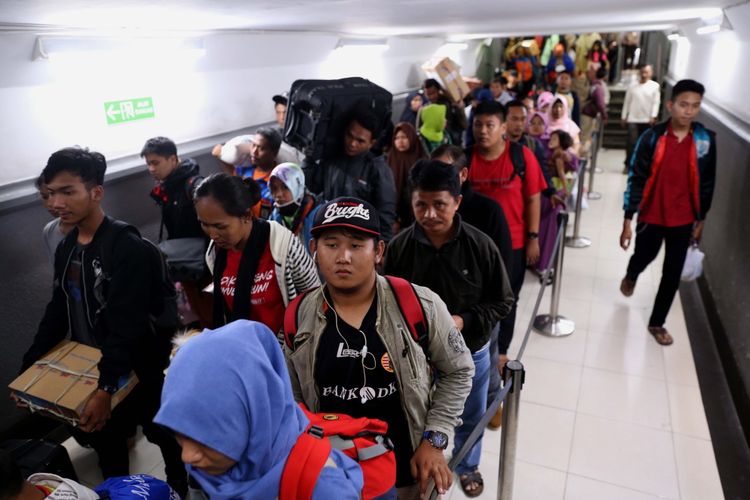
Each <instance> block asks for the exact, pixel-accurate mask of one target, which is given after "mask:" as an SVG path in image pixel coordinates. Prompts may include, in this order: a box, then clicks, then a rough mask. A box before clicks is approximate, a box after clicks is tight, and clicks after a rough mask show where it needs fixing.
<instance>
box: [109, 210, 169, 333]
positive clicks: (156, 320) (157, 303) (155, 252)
mask: <svg viewBox="0 0 750 500" xmlns="http://www.w3.org/2000/svg"><path fill="white" fill-rule="evenodd" d="M123 231H130V232H132V233H133V234H135V235H136V236H138V237H139V238H140V239H141V242H142V243H143V244H144V245H145V246H146V248H147V249H148V255H149V263H150V265H151V270H152V274H151V283H150V285H149V310H148V314H149V319H150V320H151V325H152V327H153V328H154V333H157V334H162V333H163V334H164V335H168V336H169V337H170V338H171V336H172V335H173V334H174V332H175V330H177V328H178V327H179V326H180V315H179V313H178V312H177V290H176V289H175V286H174V281H172V278H171V277H170V275H169V268H168V267H167V261H166V258H165V256H164V254H163V253H162V252H161V250H159V247H157V246H156V245H155V244H154V243H152V242H151V241H150V240H148V239H146V238H143V237H142V236H141V233H140V232H139V231H138V229H136V228H135V227H134V226H131V225H130V224H127V223H125V222H122V221H119V220H115V219H110V227H108V228H107V230H106V232H105V233H104V235H103V236H102V241H101V253H100V257H101V265H102V274H103V276H104V280H105V283H107V282H108V281H109V280H110V279H111V276H112V268H111V267H110V265H111V263H112V258H111V257H112V253H113V252H114V246H115V244H116V242H117V238H118V236H119V235H120V234H121V233H122V232H123ZM97 300H98V301H99V303H100V304H101V307H102V308H104V307H106V300H105V299H104V296H97Z"/></svg>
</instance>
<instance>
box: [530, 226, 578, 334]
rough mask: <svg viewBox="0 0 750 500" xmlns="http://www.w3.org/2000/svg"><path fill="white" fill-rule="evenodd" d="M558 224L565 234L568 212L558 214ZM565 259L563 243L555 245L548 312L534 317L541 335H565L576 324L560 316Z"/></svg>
mask: <svg viewBox="0 0 750 500" xmlns="http://www.w3.org/2000/svg"><path fill="white" fill-rule="evenodd" d="M557 217H558V224H559V225H560V228H562V234H565V228H566V227H567V225H568V214H567V213H565V212H563V213H561V214H559V215H558V216H557ZM564 259H565V245H559V246H558V247H557V255H556V256H555V273H554V276H553V281H552V297H551V298H550V310H549V314H540V315H539V316H537V317H536V318H534V329H535V330H536V331H538V332H539V333H541V334H543V335H547V336H549V337H565V336H567V335H570V334H572V333H573V332H574V331H575V329H576V324H575V323H574V322H573V321H572V320H570V319H568V318H566V317H564V316H560V313H559V308H560V294H561V290H562V269H563V261H564Z"/></svg>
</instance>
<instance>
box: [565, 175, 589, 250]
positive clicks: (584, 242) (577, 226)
mask: <svg viewBox="0 0 750 500" xmlns="http://www.w3.org/2000/svg"><path fill="white" fill-rule="evenodd" d="M586 163H587V162H585V161H582V162H581V168H580V169H579V170H578V177H577V180H576V182H577V183H578V190H577V191H576V220H575V222H574V223H573V236H569V237H567V238H565V246H568V247H573V248H586V247H588V246H590V245H591V240H590V239H588V238H586V237H585V236H581V233H580V231H581V209H582V208H583V205H582V203H583V184H584V183H585V182H586V168H587V167H588V165H586Z"/></svg>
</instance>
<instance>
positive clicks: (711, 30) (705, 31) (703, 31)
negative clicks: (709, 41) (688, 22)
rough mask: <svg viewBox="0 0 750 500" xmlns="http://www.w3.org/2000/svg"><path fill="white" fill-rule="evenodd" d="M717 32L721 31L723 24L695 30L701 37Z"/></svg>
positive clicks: (709, 25)
mask: <svg viewBox="0 0 750 500" xmlns="http://www.w3.org/2000/svg"><path fill="white" fill-rule="evenodd" d="M717 31H721V24H707V25H705V26H701V27H700V28H698V29H696V30H695V32H696V33H698V34H699V35H708V34H709V33H716V32H717Z"/></svg>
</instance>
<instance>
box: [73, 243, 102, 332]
mask: <svg viewBox="0 0 750 500" xmlns="http://www.w3.org/2000/svg"><path fill="white" fill-rule="evenodd" d="M87 248H88V245H81V244H80V243H76V247H75V249H74V250H73V255H72V256H71V257H70V264H68V272H67V273H66V275H65V285H66V286H65V288H66V291H67V293H68V302H69V305H70V325H71V327H72V330H73V331H72V332H70V335H71V339H72V340H74V341H75V342H79V343H81V344H85V345H89V346H92V347H98V345H97V343H96V339H95V338H94V332H93V331H92V327H91V325H90V324H89V319H88V318H87V315H86V307H87V306H86V304H85V301H86V298H85V297H84V295H83V294H84V291H83V255H84V252H85V251H86V249H87Z"/></svg>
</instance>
